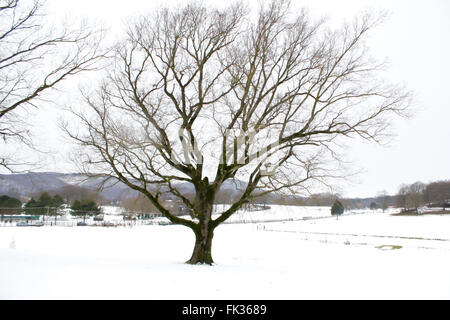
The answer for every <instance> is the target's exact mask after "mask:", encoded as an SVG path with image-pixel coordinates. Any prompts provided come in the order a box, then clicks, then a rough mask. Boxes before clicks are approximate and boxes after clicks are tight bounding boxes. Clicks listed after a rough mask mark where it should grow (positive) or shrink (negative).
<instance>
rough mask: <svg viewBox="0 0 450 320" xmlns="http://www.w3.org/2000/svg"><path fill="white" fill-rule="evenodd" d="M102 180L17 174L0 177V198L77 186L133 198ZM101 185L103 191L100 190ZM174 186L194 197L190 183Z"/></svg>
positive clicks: (231, 190) (230, 185) (228, 188)
mask: <svg viewBox="0 0 450 320" xmlns="http://www.w3.org/2000/svg"><path fill="white" fill-rule="evenodd" d="M104 182H105V180H104V179H103V178H92V177H87V176H85V175H83V174H77V173H57V172H29V173H20V174H0V195H8V196H13V197H28V196H30V195H36V194H37V193H41V192H44V191H47V192H53V193H58V192H59V191H60V190H62V189H64V188H67V187H69V186H73V187H81V188H85V189H88V190H90V191H92V192H98V193H99V194H100V196H101V197H102V198H103V199H104V200H107V201H114V200H125V199H128V198H133V197H136V196H137V191H134V190H132V189H130V188H129V187H128V186H126V185H125V184H123V183H121V182H118V181H112V180H109V181H107V182H106V183H104ZM102 183H104V186H103V188H101V186H102ZM245 186H246V184H245V182H243V181H240V180H234V181H231V180H230V181H226V182H225V183H224V184H223V185H222V188H221V191H222V193H224V194H227V195H228V196H231V197H236V196H237V195H238V194H239V193H240V190H243V189H244V188H245ZM175 187H176V188H177V189H178V190H179V191H180V192H181V193H182V194H184V195H189V194H194V186H193V185H192V184H191V183H187V182H184V183H178V184H176V185H175Z"/></svg>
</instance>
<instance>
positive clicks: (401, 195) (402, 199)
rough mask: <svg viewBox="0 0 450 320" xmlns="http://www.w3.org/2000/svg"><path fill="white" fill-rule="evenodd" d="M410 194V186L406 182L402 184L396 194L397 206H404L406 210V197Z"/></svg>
mask: <svg viewBox="0 0 450 320" xmlns="http://www.w3.org/2000/svg"><path fill="white" fill-rule="evenodd" d="M408 194H409V186H408V185H406V184H402V185H401V186H400V187H399V189H398V192H397V195H396V196H395V202H396V205H397V207H399V208H403V209H404V210H406V209H407V204H406V198H407V196H408Z"/></svg>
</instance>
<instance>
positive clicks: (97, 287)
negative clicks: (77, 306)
mask: <svg viewBox="0 0 450 320" xmlns="http://www.w3.org/2000/svg"><path fill="white" fill-rule="evenodd" d="M449 226H450V215H449V216H421V217H394V216H390V215H389V214H387V213H385V214H383V213H381V212H377V213H368V214H361V215H354V216H343V217H341V218H339V220H335V219H334V218H331V219H321V220H306V221H297V222H294V221H289V222H284V223H282V222H275V223H264V224H227V225H222V226H220V227H219V228H218V229H217V230H216V232H215V238H214V243H213V258H214V260H215V262H216V265H215V266H213V267H210V266H191V265H186V264H184V263H183V262H184V261H186V260H187V259H188V258H189V257H190V254H191V250H192V248H193V243H194V236H193V234H192V232H191V231H190V230H188V229H186V228H184V227H181V226H157V225H154V226H138V227H133V228H129V227H118V228H100V227H41V228H20V227H10V228H0V299H15V298H18V299H21V298H31V299H33V298H39V299H52V298H58V299H66V298H74V299H96V298H102V299H112V298H123V299H352V298H356V299H369V298H374V299H397V298H401V299H416V298H419V299H449V298H450V272H449V270H450V228H449Z"/></svg>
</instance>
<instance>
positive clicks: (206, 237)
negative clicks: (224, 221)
mask: <svg viewBox="0 0 450 320" xmlns="http://www.w3.org/2000/svg"><path fill="white" fill-rule="evenodd" d="M194 232H195V246H194V251H193V252H192V256H191V258H190V259H189V260H188V261H187V262H186V263H189V264H209V265H211V264H213V263H214V261H213V259H212V255H211V246H212V239H213V236H214V229H213V228H212V227H209V226H203V227H200V228H199V229H198V230H197V231H194Z"/></svg>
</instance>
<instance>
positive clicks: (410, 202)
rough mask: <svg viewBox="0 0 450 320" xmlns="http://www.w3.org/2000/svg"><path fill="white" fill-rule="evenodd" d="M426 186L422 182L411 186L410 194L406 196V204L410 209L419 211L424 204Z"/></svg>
mask: <svg viewBox="0 0 450 320" xmlns="http://www.w3.org/2000/svg"><path fill="white" fill-rule="evenodd" d="M425 188H426V185H425V184H424V183H422V182H420V181H418V182H415V183H413V184H411V185H410V186H409V192H408V194H407V196H406V204H407V206H408V207H409V208H414V209H415V210H416V212H417V209H418V208H419V207H420V206H422V205H423V204H424V198H423V192H424V190H425Z"/></svg>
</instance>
